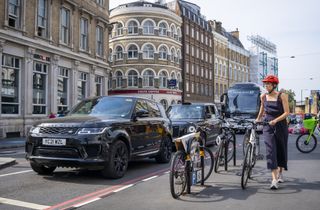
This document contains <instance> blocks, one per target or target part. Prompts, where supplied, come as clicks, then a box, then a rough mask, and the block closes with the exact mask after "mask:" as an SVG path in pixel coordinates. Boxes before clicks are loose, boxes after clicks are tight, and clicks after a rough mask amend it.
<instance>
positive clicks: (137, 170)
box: [0, 136, 320, 210]
mask: <svg viewBox="0 0 320 210" xmlns="http://www.w3.org/2000/svg"><path fill="white" fill-rule="evenodd" d="M237 139H238V143H239V144H241V142H242V137H241V136H238V137H237ZM295 139H296V136H290V139H289V171H287V172H285V174H284V175H285V181H286V182H285V183H283V184H281V185H280V189H279V190H277V191H271V190H269V185H270V181H271V180H270V172H269V171H268V170H266V161H265V160H260V161H258V162H257V165H256V167H255V168H254V172H253V179H252V180H249V183H248V189H246V190H242V189H241V186H240V176H239V175H240V170H241V167H240V165H241V162H242V150H241V145H239V144H238V155H237V159H238V161H237V166H232V164H230V166H229V170H228V172H225V171H222V169H220V172H219V173H218V174H212V175H211V177H210V178H209V179H208V181H207V182H206V185H205V186H204V187H202V186H194V187H192V194H191V195H184V196H182V197H181V199H180V200H175V199H173V198H172V197H171V194H170V189H169V175H168V173H167V172H168V171H169V164H157V163H155V161H154V160H152V159H150V160H149V159H146V160H142V161H137V162H132V163H130V165H129V169H128V172H127V174H126V176H125V177H124V178H122V179H118V180H108V179H104V178H102V177H101V176H100V174H99V172H94V171H84V170H73V169H58V170H57V171H56V172H55V173H54V174H53V175H52V176H39V175H37V174H36V173H34V172H33V171H32V170H31V168H30V167H29V164H28V162H27V161H26V160H25V159H24V152H23V149H22V148H20V149H12V150H0V157H14V158H16V159H17V162H18V164H17V165H14V166H11V167H9V168H5V169H2V170H0V209H1V210H6V209H17V210H20V209H75V208H79V209H103V210H104V209H112V210H118V209H119V210H126V209H130V210H131V209H139V210H143V209H197V210H198V209H199V210H200V209H239V210H242V209H246V210H248V209H266V210H267V209H281V210H285V209H288V210H300V209H303V210H309V209H310V210H319V209H320V199H319V198H320V164H319V162H318V161H319V160H320V146H318V147H317V148H316V150H315V151H314V152H313V153H311V154H302V153H300V152H298V150H297V149H296V148H295ZM262 145H263V144H262ZM212 149H214V148H212ZM262 152H263V153H264V147H263V148H262Z"/></svg>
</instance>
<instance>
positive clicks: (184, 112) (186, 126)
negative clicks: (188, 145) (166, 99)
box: [167, 103, 221, 145]
mask: <svg viewBox="0 0 320 210" xmlns="http://www.w3.org/2000/svg"><path fill="white" fill-rule="evenodd" d="M167 115H168V117H169V118H170V120H171V123H172V133H173V134H172V135H173V138H177V137H180V136H183V135H186V134H188V133H192V132H195V131H196V129H197V127H198V126H201V127H203V128H205V129H204V130H205V132H204V133H203V134H202V135H203V138H204V140H205V145H209V144H214V143H215V140H216V138H217V136H218V135H219V134H220V132H221V121H220V120H219V112H218V109H217V107H216V105H215V104H210V103H183V104H176V105H171V106H170V107H169V108H168V110H167Z"/></svg>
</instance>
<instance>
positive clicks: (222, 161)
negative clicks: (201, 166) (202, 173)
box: [214, 118, 236, 173]
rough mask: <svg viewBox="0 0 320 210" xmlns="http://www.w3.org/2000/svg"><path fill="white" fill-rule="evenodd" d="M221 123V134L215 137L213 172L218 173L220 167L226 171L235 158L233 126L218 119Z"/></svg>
mask: <svg viewBox="0 0 320 210" xmlns="http://www.w3.org/2000/svg"><path fill="white" fill-rule="evenodd" d="M220 120H221V121H222V122H223V125H222V128H221V129H222V132H221V134H220V135H219V136H218V137H217V139H216V142H217V146H218V148H217V152H216V154H215V166H214V172H216V173H217V172H218V170H219V167H220V166H224V170H225V171H227V170H228V163H229V162H230V161H231V160H232V159H233V158H234V157H235V155H236V154H235V144H236V135H235V131H234V129H233V125H232V124H230V123H229V122H228V121H227V120H225V119H222V118H221V119H220Z"/></svg>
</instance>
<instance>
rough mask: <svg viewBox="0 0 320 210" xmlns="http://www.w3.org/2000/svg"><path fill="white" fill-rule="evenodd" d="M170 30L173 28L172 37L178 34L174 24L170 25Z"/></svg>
mask: <svg viewBox="0 0 320 210" xmlns="http://www.w3.org/2000/svg"><path fill="white" fill-rule="evenodd" d="M170 30H171V37H172V38H174V37H175V35H177V31H176V27H175V26H174V25H172V26H171V27H170Z"/></svg>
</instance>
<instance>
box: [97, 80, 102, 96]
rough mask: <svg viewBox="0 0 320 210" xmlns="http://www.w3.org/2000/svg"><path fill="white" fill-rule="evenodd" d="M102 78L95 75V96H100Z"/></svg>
mask: <svg viewBox="0 0 320 210" xmlns="http://www.w3.org/2000/svg"><path fill="white" fill-rule="evenodd" d="M102 78H103V77H101V76H96V78H95V82H96V93H95V95H96V96H102Z"/></svg>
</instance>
